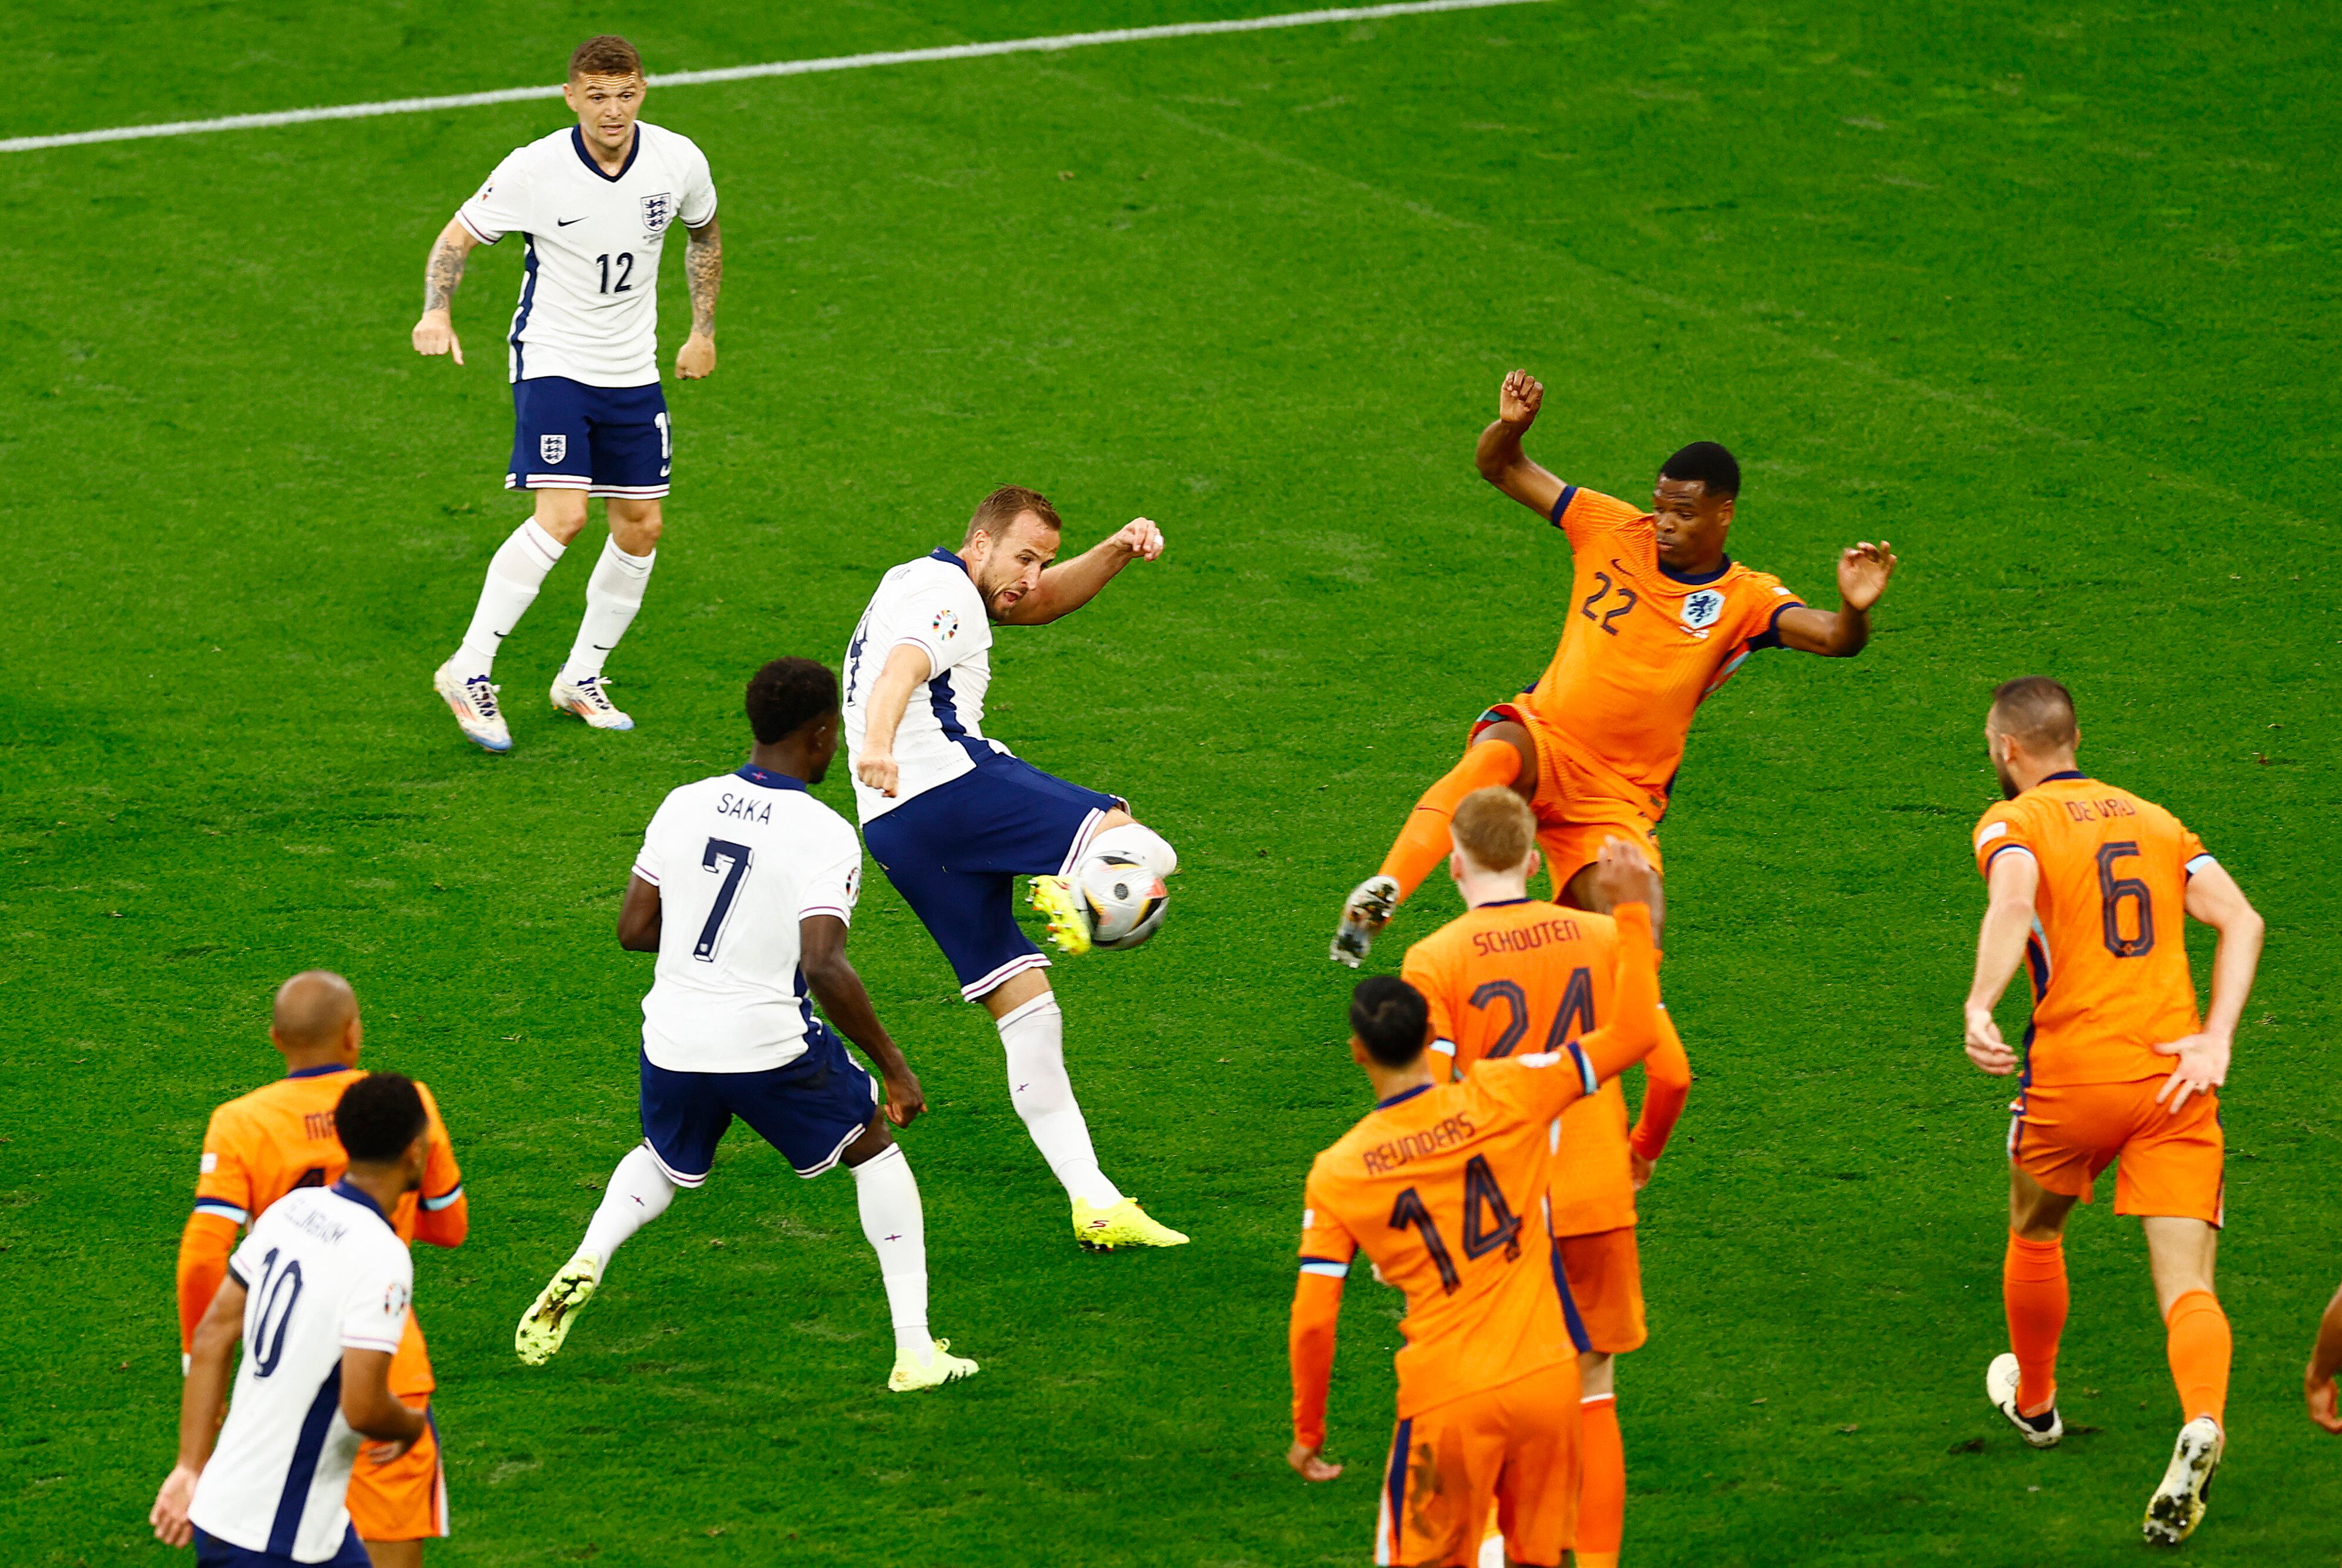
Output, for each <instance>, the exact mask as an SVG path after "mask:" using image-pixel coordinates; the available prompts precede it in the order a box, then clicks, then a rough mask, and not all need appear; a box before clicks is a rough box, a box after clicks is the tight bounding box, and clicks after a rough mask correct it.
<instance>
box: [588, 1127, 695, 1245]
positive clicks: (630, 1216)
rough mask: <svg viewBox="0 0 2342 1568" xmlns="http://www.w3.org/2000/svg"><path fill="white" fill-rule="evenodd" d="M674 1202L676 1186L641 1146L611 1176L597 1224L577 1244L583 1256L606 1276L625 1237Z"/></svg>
mask: <svg viewBox="0 0 2342 1568" xmlns="http://www.w3.org/2000/svg"><path fill="white" fill-rule="evenodd" d="M674 1201H675V1183H673V1182H670V1181H668V1180H667V1179H666V1172H665V1171H662V1170H660V1169H659V1163H658V1162H657V1161H656V1160H655V1159H653V1158H652V1157H651V1152H650V1151H649V1150H648V1149H646V1148H645V1147H644V1146H643V1145H641V1144H636V1145H635V1147H634V1148H633V1150H632V1151H631V1152H629V1153H628V1154H627V1155H626V1158H625V1159H623V1160H621V1161H619V1162H618V1168H617V1169H616V1170H615V1171H613V1172H611V1173H610V1185H609V1187H608V1189H607V1190H606V1191H605V1192H604V1193H602V1206H601V1207H600V1208H598V1209H596V1210H595V1211H594V1223H591V1224H589V1225H587V1226H586V1239H585V1241H583V1242H582V1243H579V1244H578V1247H577V1250H578V1251H579V1252H580V1253H590V1254H591V1255H592V1257H593V1259H594V1262H595V1263H596V1264H597V1265H598V1266H599V1267H600V1268H601V1270H602V1272H603V1273H608V1272H609V1269H610V1254H611V1253H615V1252H616V1251H617V1250H618V1248H619V1247H621V1246H623V1245H624V1244H625V1243H626V1238H627V1237H629V1236H631V1235H633V1234H634V1233H636V1231H639V1230H641V1229H642V1228H643V1227H644V1226H645V1225H647V1224H649V1223H651V1222H652V1221H653V1220H655V1219H657V1218H658V1217H659V1216H660V1215H661V1214H663V1213H666V1206H667V1205H668V1204H669V1203H673V1202H674Z"/></svg>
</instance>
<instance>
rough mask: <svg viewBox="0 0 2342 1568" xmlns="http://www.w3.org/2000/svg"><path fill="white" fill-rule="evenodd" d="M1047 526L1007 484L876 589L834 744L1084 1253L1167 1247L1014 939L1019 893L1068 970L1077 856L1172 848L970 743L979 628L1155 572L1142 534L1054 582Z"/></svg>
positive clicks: (1159, 545)
mask: <svg viewBox="0 0 2342 1568" xmlns="http://www.w3.org/2000/svg"><path fill="white" fill-rule="evenodd" d="M1060 534H1061V524H1059V522H1058V518H1057V514H1056V509H1055V508H1054V507H1052V506H1051V505H1050V504H1049V501H1048V498H1047V497H1046V496H1045V495H1042V494H1040V493H1039V492H1037V491H1034V490H1027V489H1024V488H1022V487H1021V486H1017V485H1009V486H1006V487H1004V488H1002V489H999V490H996V491H994V492H993V493H992V494H990V495H987V496H986V497H985V498H984V501H983V503H982V504H980V505H978V506H977V507H976V515H975V516H974V517H973V518H972V519H971V520H970V521H969V523H968V525H967V533H966V537H965V538H964V539H963V540H962V541H961V543H960V546H959V548H958V550H957V551H951V550H937V551H936V552H935V553H934V554H929V555H925V556H922V557H920V558H919V559H918V560H916V561H910V562H906V563H905V564H902V565H900V566H897V567H896V568H895V569H894V570H893V571H891V572H889V573H887V574H886V577H885V579H884V580H882V581H881V582H880V583H879V584H878V592H877V593H876V594H874V595H873V596H872V597H871V600H870V605H869V608H867V609H866V610H865V611H863V613H862V620H861V623H860V624H858V625H857V626H856V628H855V631H854V640H853V642H852V644H850V645H849V646H848V647H847V648H846V747H847V752H848V754H849V756H850V758H851V760H852V762H853V766H854V798H855V803H856V807H857V808H858V809H859V811H860V813H861V816H862V834H863V837H864V838H865V839H866V841H867V842H868V844H869V845H870V854H871V857H872V858H873V859H875V860H876V861H877V863H878V864H879V867H880V869H881V870H883V871H885V872H886V879H887V880H888V881H889V882H891V883H893V884H895V889H896V892H898V893H900V894H902V895H903V901H904V902H905V903H906V904H909V905H910V906H911V908H912V911H913V912H914V913H915V914H917V915H918V917H919V919H920V921H921V922H922V923H923V924H925V925H926V928H927V932H928V934H930V935H932V936H933V937H934V938H935V939H936V946H938V947H940V948H942V949H943V953H944V956H945V958H946V959H948V960H949V961H950V963H951V966H952V970H953V973H954V974H956V975H957V976H958V978H959V984H960V994H961V995H963V996H965V997H966V998H967V999H968V1000H969V1001H971V1002H980V1003H982V1004H984V1007H985V1010H986V1012H988V1013H990V1014H992V1019H993V1024H994V1025H995V1027H996V1028H997V1029H998V1030H999V1031H1000V1044H1001V1046H1002V1048H1003V1050H1004V1051H1005V1052H1006V1054H1007V1066H1008V1090H1009V1098H1010V1101H1011V1103H1013V1104H1015V1105H1016V1114H1018V1115H1019V1116H1021V1117H1023V1118H1024V1122H1025V1128H1026V1132H1027V1133H1029V1134H1032V1138H1033V1142H1034V1144H1035V1145H1036V1146H1037V1147H1038V1148H1039V1149H1040V1151H1041V1154H1042V1157H1043V1158H1044V1159H1046V1161H1048V1163H1049V1169H1050V1171H1051V1172H1052V1173H1054V1174H1056V1178H1057V1180H1058V1182H1059V1183H1061V1184H1062V1185H1063V1186H1064V1187H1065V1189H1066V1196H1067V1197H1068V1198H1069V1199H1070V1200H1071V1201H1072V1203H1073V1222H1074V1235H1075V1237H1076V1240H1078V1241H1079V1242H1080V1243H1082V1244H1083V1245H1084V1246H1086V1247H1093V1248H1101V1249H1106V1248H1113V1247H1121V1246H1154V1247H1171V1246H1177V1245H1179V1244H1180V1243H1183V1242H1185V1241H1186V1239H1187V1238H1186V1236H1184V1235H1182V1234H1181V1233H1179V1232H1177V1231H1175V1230H1172V1229H1170V1228H1169V1227H1168V1226H1166V1225H1163V1224H1160V1223H1156V1221H1155V1220H1154V1219H1152V1218H1151V1217H1149V1216H1148V1214H1147V1213H1146V1210H1144V1209H1142V1208H1140V1207H1139V1206H1138V1203H1136V1200H1134V1199H1132V1198H1130V1197H1128V1196H1127V1195H1126V1194H1125V1193H1123V1192H1122V1191H1121V1190H1120V1189H1119V1188H1117V1187H1116V1186H1115V1184H1114V1183H1112V1182H1109V1181H1107V1180H1106V1174H1105V1173H1104V1172H1103V1171H1101V1170H1100V1169H1099V1168H1098V1160H1097V1153H1096V1149H1095V1148H1094V1147H1093V1146H1092V1144H1091V1143H1090V1130H1089V1124H1088V1123H1087V1122H1086V1120H1085V1119H1084V1118H1083V1116H1082V1108H1081V1105H1080V1104H1079V1103H1077V1102H1076V1100H1075V1098H1074V1085H1073V1081H1072V1079H1070V1078H1069V1077H1068V1076H1067V1075H1066V1048H1065V1027H1066V1024H1065V1016H1064V1014H1062V1013H1060V1012H1059V1011H1058V1008H1057V1002H1056V996H1055V995H1054V994H1052V993H1051V991H1050V989H1049V978H1048V975H1047V974H1046V971H1047V969H1048V965H1049V960H1048V959H1047V958H1046V957H1045V956H1043V954H1042V953H1041V951H1040V949H1039V948H1037V947H1036V946H1034V945H1033V944H1032V943H1031V942H1030V941H1029V940H1027V939H1026V935H1025V934H1024V932H1023V931H1022V930H1020V929H1019V928H1018V926H1017V924H1016V909H1015V894H1016V889H1015V882H1016V877H1017V876H1018V875H1027V876H1031V877H1033V878H1034V879H1035V881H1034V886H1033V899H1034V904H1035V906H1036V907H1037V908H1040V909H1042V910H1043V911H1044V913H1046V914H1048V916H1049V921H1050V934H1051V935H1052V937H1053V938H1054V939H1055V940H1056V943H1057V944H1058V946H1059V947H1061V948H1062V949H1064V950H1065V951H1066V952H1068V953H1079V952H1086V951H1087V950H1088V945H1089V944H1088V934H1087V924H1086V920H1085V918H1084V916H1083V915H1082V914H1081V913H1080V911H1079V909H1078V907H1077V906H1076V904H1075V902H1074V900H1073V898H1072V896H1071V894H1069V893H1068V892H1067V889H1066V883H1065V878H1066V876H1067V875H1068V874H1071V872H1072V871H1073V869H1074V867H1075V865H1076V864H1077V863H1078V862H1079V861H1080V860H1081V859H1082V857H1083V856H1084V855H1085V854H1087V853H1089V852H1090V851H1092V850H1099V851H1118V852H1121V853H1124V854H1128V855H1129V856H1130V857H1131V858H1132V859H1134V860H1136V861H1137V862H1138V863H1139V864H1143V865H1145V866H1146V867H1147V868H1148V869H1149V870H1151V871H1153V872H1154V873H1155V874H1156V875H1157V876H1167V875H1169V874H1171V873H1172V872H1173V871H1175V870H1176V869H1177V868H1178V864H1179V863H1178V857H1177V856H1176V855H1175V854H1173V853H1172V850H1171V846H1170V845H1169V844H1166V843H1165V842H1164V841H1163V839H1162V838H1160V837H1159V836H1157V835H1156V834H1155V833H1154V831H1153V830H1151V829H1149V828H1146V827H1145V826H1142V825H1141V824H1138V823H1137V822H1136V821H1134V820H1132V817H1131V814H1130V812H1129V810H1128V809H1127V807H1126V804H1125V803H1124V802H1122V801H1121V800H1118V799H1116V797H1115V796H1113V795H1109V794H1099V793H1097V792H1096V790H1087V789H1084V788H1082V787H1081V786H1080V785H1078V784H1067V783H1066V781H1065V780H1063V779H1060V778H1056V777H1054V776H1052V775H1050V774H1046V773H1043V772H1042V771H1041V770H1040V769H1039V768H1036V767H1035V766H1033V765H1032V764H1030V763H1027V762H1025V761H1023V760H1022V759H1020V758H1018V757H1016V755H1014V754H1012V753H1011V752H1010V751H1009V750H1008V748H1007V747H1006V746H1004V745H1002V744H1000V743H999V742H998V741H996V740H992V739H989V738H987V737H986V735H985V733H984V699H985V695H986V691H987V690H988V688H989V687H990V685H991V683H992V661H991V648H992V624H993V623H994V622H996V621H997V622H1002V623H1006V624H1016V625H1037V624H1041V623H1043V622H1046V621H1054V620H1056V619H1057V618H1058V617H1059V616H1061V615H1067V614H1072V613H1073V612H1074V611H1076V610H1078V609H1080V608H1081V607H1082V606H1083V605H1084V604H1088V603H1089V602H1090V600H1091V599H1092V598H1094V597H1096V594H1097V593H1098V590H1100V589H1101V588H1103V587H1105V586H1106V584H1107V583H1108V582H1109V581H1110V580H1112V578H1113V577H1114V575H1115V574H1116V573H1117V572H1120V571H1121V570H1122V569H1123V567H1125V566H1126V565H1128V564H1130V563H1131V562H1133V561H1141V560H1144V561H1152V560H1154V559H1155V558H1156V556H1158V555H1160V554H1162V553H1163V534H1162V531H1161V530H1159V529H1158V528H1156V526H1155V524H1152V523H1150V522H1148V521H1147V520H1146V519H1145V518H1143V517H1142V518H1140V519H1138V520H1137V521H1136V522H1134V523H1132V524H1130V525H1129V526H1127V527H1126V528H1124V529H1123V530H1122V531H1121V532H1120V533H1118V534H1116V535H1115V536H1114V537H1113V538H1111V539H1108V540H1106V541H1105V542H1104V543H1103V544H1097V545H1096V546H1094V547H1092V548H1091V549H1089V550H1087V551H1086V552H1085V553H1083V554H1080V555H1077V556H1076V557H1075V558H1074V559H1073V560H1071V561H1067V562H1066V563H1064V564H1056V554H1057V544H1058V540H1059V536H1060Z"/></svg>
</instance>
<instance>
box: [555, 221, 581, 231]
mask: <svg viewBox="0 0 2342 1568" xmlns="http://www.w3.org/2000/svg"><path fill="white" fill-rule="evenodd" d="M585 221H586V220H585V219H584V218H555V219H554V220H553V226H554V227H555V228H557V229H565V228H567V227H568V226H569V225H571V224H582V223H584V222H585Z"/></svg>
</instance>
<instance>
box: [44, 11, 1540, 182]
mask: <svg viewBox="0 0 2342 1568" xmlns="http://www.w3.org/2000/svg"><path fill="white" fill-rule="evenodd" d="M1543 3H1544V0H1404V3H1403V4H1399V5H1344V6H1339V7H1336V8H1335V9H1332V10H1326V11H1288V12H1286V13H1284V14H1283V15H1276V16H1240V17H1236V18H1235V19H1233V20H1230V21H1222V22H1173V23H1169V24H1167V25H1164V26H1159V27H1116V28H1111V29H1109V30H1107V31H1106V32H1102V33H1058V34H1055V35H1051V36H1048V37H1045V38H1009V39H1004V40H1002V41H1000V42H998V43H993V44H948V45H943V46H941V47H939V48H934V49H889V50H886V51H884V52H882V53H879V54H875V55H830V56H828V57H826V58H825V59H818V60H772V61H767V62H766V63H765V64H764V65H726V66H724V67H722V68H720V69H718V70H714V71H674V72H668V73H666V74H664V75H655V76H652V77H651V78H650V79H649V80H650V85H652V86H654V87H696V86H700V85H704V84H706V83H709V82H746V81H748V80H751V79H752V78H755V77H757V76H810V75H817V74H819V73H822V72H826V71H859V70H863V69H866V67H869V66H873V65H928V64H931V63H934V62H936V61H943V60H981V59H985V58H987V57H989V56H991V55H1043V54H1054V53H1056V52H1057V51H1059V50H1063V49H1086V48H1090V47H1093V46H1095V45H1100V44H1140V43H1145V42H1147V41H1148V40H1150V39H1156V38H1199V37H1204V36H1206V35H1211V34H1216V33H1262V32H1266V31H1269V30H1270V29H1273V28H1278V27H1315V26H1320V25H1324V24H1326V23H1328V22H1372V21H1375V20H1376V19H1378V18H1381V17H1385V16H1423V15H1430V14H1432V13H1434V12H1439V11H1486V10H1490V9H1493V8H1495V7H1496V6H1500V5H1541V4H1543ZM559 96H561V88H560V87H559V86H557V85H555V86H545V87H500V88H498V89H497V90H495V92H492V93H453V94H449V95H447V96H445V97H442V98H386V99H384V100H383V101H382V102H380V103H375V104H335V105H330V106H327V107H325V108H317V109H278V110H275V111H274V112H272V113H269V114H265V115H223V116H222V117H220V118H219V119H216V120H173V121H170V122H168V123H166V124H163V125H115V126H111V127H109V128H107V129H105V130H102V131H67V132H64V133H62V134H61V135H54V136H11V137H8V138H7V139H6V140H5V141H0V153H29V152H34V151H36V150H38V149H40V148H43V147H79V146H86V145H89V144H90V143H93V142H137V141H144V140H145V139H146V138H148V137H150V136H197V135H205V133H207V132H212V131H249V130H259V129H263V128H265V127H267V126H270V125H308V124H310V123H312V122H313V121H317V120H363V119H369V118H372V117H373V116H374V115H419V114H427V113H429V112H430V111H432V110H435V109H471V108H477V107H479V106H480V105H485V104H517V103H521V102H524V101H525V100H527V99H531V98H558V97H559Z"/></svg>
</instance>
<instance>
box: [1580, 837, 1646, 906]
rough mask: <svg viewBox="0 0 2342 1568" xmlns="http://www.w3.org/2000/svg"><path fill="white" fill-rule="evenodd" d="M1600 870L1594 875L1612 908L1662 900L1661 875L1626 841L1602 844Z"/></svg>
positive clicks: (1598, 859) (1640, 852) (1614, 840)
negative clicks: (1660, 891) (1659, 898)
mask: <svg viewBox="0 0 2342 1568" xmlns="http://www.w3.org/2000/svg"><path fill="white" fill-rule="evenodd" d="M1595 864H1596V866H1597V867H1599V869H1598V870H1596V872H1595V874H1594V876H1595V881H1596V883H1597V884H1599V885H1600V887H1601V889H1602V894H1603V896H1604V897H1605V898H1607V899H1608V900H1609V901H1610V904H1611V907H1612V908H1614V909H1615V908H1616V907H1617V906H1618V905H1619V904H1656V903H1657V902H1658V897H1659V874H1658V873H1657V872H1656V871H1654V870H1652V869H1651V863H1650V862H1649V861H1648V860H1646V859H1645V858H1644V856H1643V852H1642V851H1641V850H1640V849H1637V848H1636V846H1635V845H1633V844H1629V843H1627V842H1626V840H1625V839H1623V838H1614V839H1610V840H1608V841H1607V842H1606V843H1605V844H1603V845H1602V853H1601V854H1598V855H1596V857H1595Z"/></svg>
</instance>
